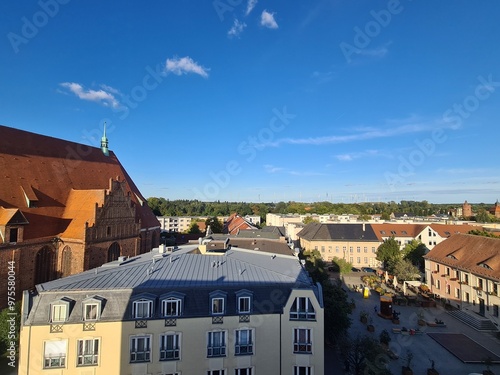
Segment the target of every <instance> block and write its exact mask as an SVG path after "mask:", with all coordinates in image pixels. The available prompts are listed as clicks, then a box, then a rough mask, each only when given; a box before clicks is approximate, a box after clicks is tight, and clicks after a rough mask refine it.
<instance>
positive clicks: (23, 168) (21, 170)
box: [0, 126, 160, 308]
mask: <svg viewBox="0 0 500 375" xmlns="http://www.w3.org/2000/svg"><path fill="white" fill-rule="evenodd" d="M0 134H1V137H0V170H1V171H2V173H3V175H2V182H1V183H0V265H3V264H7V262H14V264H15V268H16V270H17V280H16V281H17V282H16V296H18V298H19V299H20V297H21V296H22V291H23V290H26V289H30V288H33V287H34V286H35V285H36V284H39V283H43V282H46V281H49V280H53V279H56V278H58V277H64V276H68V275H71V274H74V273H78V272H82V271H84V270H87V269H90V268H94V267H97V266H100V265H101V264H103V263H106V262H108V261H110V260H114V259H117V258H118V257H119V256H133V255H137V254H140V253H143V252H148V251H150V250H151V249H152V248H153V247H154V246H158V241H159V233H160V228H159V223H158V220H156V217H155V216H154V214H153V212H152V211H151V209H150V208H149V207H148V206H147V203H146V199H145V198H144V197H143V196H142V195H141V193H140V192H139V190H138V188H137V186H135V184H134V182H133V181H132V179H131V178H130V176H129V175H128V174H127V172H126V171H125V169H124V167H123V166H122V165H121V164H120V162H119V160H118V159H117V157H116V155H115V154H114V153H113V151H111V150H109V149H108V140H107V138H106V136H105V135H104V136H103V139H102V141H101V148H99V147H91V146H87V145H83V144H79V143H74V142H68V141H65V140H62V139H57V138H52V137H47V136H43V135H40V134H35V133H30V132H26V131H22V130H18V129H13V128H9V127H5V126H0ZM20 270H22V272H20ZM7 280H8V278H7V267H1V268H0V308H3V307H5V305H6V303H7V295H6V293H7Z"/></svg>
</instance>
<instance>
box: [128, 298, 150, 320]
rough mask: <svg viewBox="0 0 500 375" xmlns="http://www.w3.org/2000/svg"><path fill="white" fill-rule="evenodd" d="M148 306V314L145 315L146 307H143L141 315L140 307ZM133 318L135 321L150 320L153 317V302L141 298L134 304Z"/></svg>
mask: <svg viewBox="0 0 500 375" xmlns="http://www.w3.org/2000/svg"><path fill="white" fill-rule="evenodd" d="M143 305H147V313H146V314H144V310H143V309H144V307H141V311H140V312H141V313H142V314H139V310H138V308H139V306H143ZM132 316H133V317H134V319H148V318H151V317H152V316H153V301H152V300H150V299H147V298H141V299H139V300H137V301H134V302H133V303H132Z"/></svg>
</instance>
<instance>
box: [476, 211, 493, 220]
mask: <svg viewBox="0 0 500 375" xmlns="http://www.w3.org/2000/svg"><path fill="white" fill-rule="evenodd" d="M476 222H478V223H491V222H492V215H490V214H489V212H488V211H486V210H485V209H481V210H479V211H478V213H477V215H476Z"/></svg>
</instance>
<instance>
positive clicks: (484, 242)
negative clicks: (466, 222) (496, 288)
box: [424, 234, 500, 281]
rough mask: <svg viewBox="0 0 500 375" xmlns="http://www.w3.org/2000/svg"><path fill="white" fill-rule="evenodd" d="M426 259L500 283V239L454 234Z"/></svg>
mask: <svg viewBox="0 0 500 375" xmlns="http://www.w3.org/2000/svg"><path fill="white" fill-rule="evenodd" d="M424 258H426V259H428V260H431V261H434V262H437V263H440V264H444V265H446V266H450V267H453V268H457V269H459V270H465V271H468V272H471V273H473V274H475V275H480V276H483V277H487V278H490V279H495V280H498V281H500V239H499V238H490V237H484V236H476V235H472V234H454V235H452V236H451V237H450V238H448V239H446V240H445V241H443V242H441V243H439V244H437V245H436V246H435V247H434V248H433V249H432V250H431V251H430V252H429V253H427V254H426V255H425V256H424Z"/></svg>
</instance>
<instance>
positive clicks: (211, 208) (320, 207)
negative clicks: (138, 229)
mask: <svg viewBox="0 0 500 375" xmlns="http://www.w3.org/2000/svg"><path fill="white" fill-rule="evenodd" d="M148 205H149V207H150V208H151V209H152V210H153V212H154V213H155V215H156V216H229V215H231V214H232V213H235V212H237V213H238V214H240V215H242V216H245V215H259V216H260V217H261V220H262V221H265V220H266V214H267V213H276V214H291V213H294V214H301V215H304V214H308V213H310V214H319V215H323V214H334V215H342V214H351V215H360V216H361V218H362V219H365V220H367V219H368V217H369V215H376V214H380V215H383V216H382V218H383V219H385V220H387V219H388V218H389V215H390V214H391V213H396V212H401V213H407V214H413V215H415V216H429V215H438V214H447V213H448V212H450V210H451V209H453V208H457V207H461V205H462V204H461V203H458V204H433V203H429V202H427V201H425V200H424V201H407V200H403V201H401V202H399V203H396V202H394V201H391V202H366V203H332V202H327V201H323V202H314V203H304V202H295V201H289V202H277V203H274V202H267V203H247V202H227V201H215V202H202V201H199V200H184V199H180V200H169V199H165V198H157V197H150V198H148ZM490 206H491V205H488V204H484V203H480V204H473V205H472V209H473V212H477V221H480V222H494V221H495V220H496V219H495V218H494V217H493V216H492V215H490V214H489V213H488V211H487V209H488V208H489V207H490ZM466 219H472V220H474V219H476V218H475V217H473V218H466Z"/></svg>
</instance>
